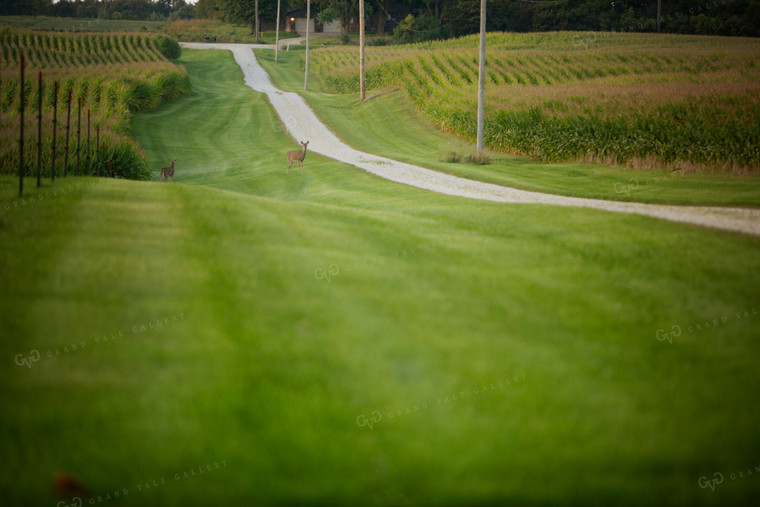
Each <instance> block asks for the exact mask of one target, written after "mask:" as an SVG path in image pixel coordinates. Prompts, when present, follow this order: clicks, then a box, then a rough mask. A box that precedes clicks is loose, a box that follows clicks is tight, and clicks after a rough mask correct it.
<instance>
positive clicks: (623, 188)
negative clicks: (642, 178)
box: [615, 179, 639, 196]
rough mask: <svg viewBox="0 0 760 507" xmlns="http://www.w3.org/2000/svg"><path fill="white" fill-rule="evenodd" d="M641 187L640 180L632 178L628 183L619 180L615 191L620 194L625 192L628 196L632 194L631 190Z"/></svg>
mask: <svg viewBox="0 0 760 507" xmlns="http://www.w3.org/2000/svg"><path fill="white" fill-rule="evenodd" d="M638 189H639V180H636V179H631V180H628V183H622V182H620V181H618V182H617V183H615V192H617V193H618V194H625V195H626V196H630V195H631V192H632V191H634V190H638Z"/></svg>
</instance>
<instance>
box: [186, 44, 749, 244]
mask: <svg viewBox="0 0 760 507" xmlns="http://www.w3.org/2000/svg"><path fill="white" fill-rule="evenodd" d="M291 42H292V41H291ZM182 47H184V48H187V49H226V50H229V51H232V53H233V55H234V57H235V61H236V62H237V63H238V65H240V68H241V69H242V70H243V75H244V76H245V84H246V85H248V86H250V87H251V88H252V89H254V90H255V91H257V92H261V93H265V94H266V95H267V97H269V101H270V102H271V103H272V105H273V106H274V108H275V110H276V111H277V114H278V115H279V116H280V119H281V120H282V122H283V123H284V125H285V126H286V128H287V130H288V132H289V133H290V135H291V136H293V137H294V138H295V139H296V140H299V141H307V140H308V141H309V150H310V151H313V152H315V153H319V154H320V155H325V156H327V157H330V158H332V159H335V160H338V161H340V162H344V163H347V164H351V165H353V166H356V167H359V168H361V169H363V170H365V171H367V172H370V173H372V174H375V175H377V176H380V177H381V178H385V179H388V180H391V181H395V182H397V183H403V184H405V185H411V186H414V187H418V188H422V189H425V190H430V191H433V192H438V193H441V194H447V195H454V196H459V197H467V198H470V199H481V200H486V201H495V202H505V203H523V204H549V205H554V206H575V207H581V208H592V209H598V210H604V211H612V212H616V213H635V214H639V215H646V216H650V217H655V218H661V219H664V220H670V221H674V222H683V223H688V224H693V225H700V226H705V227H713V228H717V229H724V230H728V231H735V232H741V233H745V234H752V235H756V236H760V210H758V209H751V208H727V207H707V206H669V205H659V204H641V203H630V202H619V201H606V200H601V199H584V198H580V197H566V196H560V195H552V194H542V193H539V192H529V191H525V190H517V189H513V188H509V187H503V186H500V185H494V184H491V183H483V182H479V181H474V180H468V179H465V178H459V177H456V176H451V175H447V174H443V173H439V172H437V171H433V170H430V169H425V168H422V167H418V166H415V165H411V164H406V163H403V162H398V161H395V160H391V159H389V158H385V157H379V156H377V155H371V154H368V153H364V152H361V151H358V150H355V149H353V148H351V147H349V146H348V145H346V144H345V143H343V142H342V141H341V140H340V139H338V138H337V137H336V136H335V134H333V133H332V131H330V129H328V128H327V126H325V125H324V124H323V123H322V122H321V121H319V119H318V118H317V117H316V115H315V114H314V111H312V110H311V108H310V107H309V106H308V105H307V104H306V102H304V100H303V98H301V96H300V95H298V94H296V93H292V92H283V91H282V90H280V89H278V88H276V87H275V86H274V85H273V84H272V82H271V81H270V80H269V75H268V74H267V73H266V71H265V70H264V69H263V68H262V67H261V66H260V65H259V63H258V62H257V61H256V58H255V56H254V54H253V51H252V49H254V48H266V49H274V46H273V45H256V44H213V43H210V44H206V43H183V44H182ZM280 47H283V42H281V45H280ZM283 160H284V154H283Z"/></svg>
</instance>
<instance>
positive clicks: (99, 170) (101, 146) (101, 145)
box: [18, 55, 113, 197]
mask: <svg viewBox="0 0 760 507" xmlns="http://www.w3.org/2000/svg"><path fill="white" fill-rule="evenodd" d="M20 60H21V61H20V64H19V73H20V87H19V106H18V111H19V140H18V150H19V162H18V195H19V197H23V195H24V176H25V174H26V171H25V160H24V141H25V139H24V127H25V124H24V120H25V116H26V115H25V113H26V95H25V93H24V91H25V83H24V78H25V70H26V62H25V59H24V56H23V55H22V56H21V58H20ZM44 90H45V86H44V82H43V80H42V71H40V72H39V74H38V76H37V187H40V186H41V185H42V108H43V102H44V101H43V96H44ZM58 91H59V83H58V81H54V82H53V140H52V146H51V152H50V155H51V156H50V160H51V162H50V181H51V182H54V181H55V176H56V169H57V167H56V158H57V151H58V150H57V146H58V128H59V127H58ZM71 98H72V97H71V90H68V93H67V98H66V145H65V148H64V157H63V177H64V178H65V177H66V176H68V172H69V147H70V143H71ZM91 121H92V115H91V111H90V109H89V108H88V109H87V144H86V148H85V149H86V150H87V152H86V155H85V156H86V160H85V161H84V162H85V164H86V167H85V168H82V166H81V163H82V160H81V150H82V148H83V146H82V144H83V143H82V98H81V97H79V98H77V139H76V143H77V144H76V168H75V174H76V175H77V176H80V175H86V176H94V175H97V176H102V175H103V173H104V172H105V175H106V176H108V175H109V169H110V174H111V176H113V168H112V161H111V160H109V161H108V167H105V161H104V160H103V161H101V159H102V157H103V156H104V154H105V150H106V143H105V141H103V142H101V140H100V125H96V126H95V135H96V138H95V160H94V162H93V160H92V158H93V154H92V153H91V151H90V149H91V147H92V142H91V133H92V128H91ZM60 128H63V127H60ZM93 164H94V165H93ZM101 166H102V167H101Z"/></svg>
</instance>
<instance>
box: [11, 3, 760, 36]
mask: <svg viewBox="0 0 760 507" xmlns="http://www.w3.org/2000/svg"><path fill="white" fill-rule="evenodd" d="M660 1H661V6H660V18H659V26H658V18H657V10H658V0H488V14H487V20H488V30H489V31H508V32H543V31H553V30H574V31H588V30H592V31H618V32H619V31H623V32H656V31H658V28H659V31H661V32H665V33H681V34H699V35H731V36H752V37H757V36H760V0H660ZM281 2H282V6H281V9H282V12H288V11H292V10H305V9H306V0H281ZM254 4H255V2H254V0H198V2H197V3H196V4H195V5H193V4H188V3H186V1H185V0H156V1H151V0H60V1H58V2H56V3H53V0H6V1H4V2H3V4H2V6H1V7H0V14H4V15H7V14H31V15H52V16H69V17H85V18H87V17H89V18H94V17H100V18H106V19H115V18H116V19H118V18H122V19H166V18H193V17H195V18H202V19H211V18H215V19H221V20H223V21H228V22H233V23H243V24H253V21H254V19H253V18H254V11H255V8H254ZM258 4H259V5H258V11H259V18H260V20H261V21H262V22H264V23H266V24H268V25H271V24H272V23H274V21H275V16H276V11H277V0H258ZM358 6H359V3H358V0H314V1H312V2H311V8H312V12H313V13H314V14H313V15H314V17H315V19H316V21H317V23H327V22H329V21H333V20H339V21H340V23H341V25H342V27H343V31H344V32H347V31H348V30H350V29H351V28H352V26H353V24H354V23H355V21H356V18H357V17H358V10H359V9H358ZM365 12H366V16H367V21H368V27H369V30H373V29H374V31H375V32H376V33H377V34H378V35H382V34H385V33H387V32H390V31H394V33H395V34H396V36H397V37H398V38H399V39H401V40H404V41H421V40H429V39H444V38H448V37H458V36H462V35H467V34H471V33H476V32H477V31H478V30H479V16H480V0H365ZM283 18H284V16H283ZM281 22H284V21H283V20H281Z"/></svg>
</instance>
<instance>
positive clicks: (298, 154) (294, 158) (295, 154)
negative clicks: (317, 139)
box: [285, 141, 309, 174]
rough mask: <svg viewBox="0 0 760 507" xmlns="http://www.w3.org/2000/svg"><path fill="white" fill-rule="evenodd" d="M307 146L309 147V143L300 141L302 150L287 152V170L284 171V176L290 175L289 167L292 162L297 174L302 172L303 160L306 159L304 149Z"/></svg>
mask: <svg viewBox="0 0 760 507" xmlns="http://www.w3.org/2000/svg"><path fill="white" fill-rule="evenodd" d="M308 145H309V141H306V142H303V141H301V146H303V150H301V151H289V152H288V168H287V169H286V170H285V174H290V165H291V164H292V163H293V162H296V163H297V165H298V170H299V172H300V171H301V170H303V159H304V157H306V147H307V146H308Z"/></svg>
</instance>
